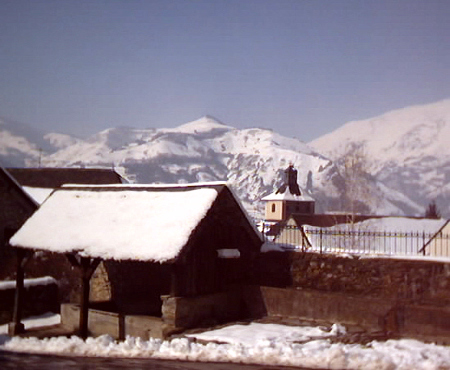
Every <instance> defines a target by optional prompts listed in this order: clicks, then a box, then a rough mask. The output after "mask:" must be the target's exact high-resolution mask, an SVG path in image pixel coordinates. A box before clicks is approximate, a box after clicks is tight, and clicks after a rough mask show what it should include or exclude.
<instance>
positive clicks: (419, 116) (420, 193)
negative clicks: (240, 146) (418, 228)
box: [309, 99, 450, 217]
mask: <svg viewBox="0 0 450 370" xmlns="http://www.w3.org/2000/svg"><path fill="white" fill-rule="evenodd" d="M449 137H450V99H447V100H443V101H440V102H437V103H433V104H426V105H418V106H412V107H407V108H403V109H398V110H394V111H391V112H388V113H385V114H383V115H381V116H378V117H374V118H371V119H367V120H362V121H353V122H349V123H347V124H345V125H343V126H342V127H340V128H338V129H337V130H335V131H333V132H331V133H329V134H327V135H324V136H322V137H320V138H318V139H316V140H314V141H312V142H310V143H309V144H310V145H311V146H312V147H314V148H315V149H316V150H317V151H320V152H321V153H324V154H325V155H328V156H329V157H330V158H332V159H333V160H334V161H335V162H336V163H338V164H339V163H342V162H343V158H345V156H346V154H348V153H349V152H351V151H352V148H355V147H362V148H364V152H365V157H366V160H367V163H368V168H369V170H370V174H371V175H372V176H373V177H375V178H376V179H377V180H378V181H379V182H380V183H382V184H383V185H384V186H387V187H389V188H391V189H394V190H396V191H398V192H401V193H403V194H405V195H406V196H407V197H408V198H410V199H414V201H415V202H417V203H419V204H420V205H421V206H422V207H426V205H427V204H428V203H429V202H430V201H432V200H436V202H437V204H438V207H439V209H440V210H441V212H442V214H443V215H446V216H447V217H449V216H450V185H449V179H450V146H449V145H448V138H449Z"/></svg>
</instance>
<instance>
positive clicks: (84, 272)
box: [66, 253, 101, 339]
mask: <svg viewBox="0 0 450 370" xmlns="http://www.w3.org/2000/svg"><path fill="white" fill-rule="evenodd" d="M66 257H67V259H68V260H69V262H70V264H71V265H72V266H74V267H76V268H77V269H78V270H79V271H80V278H81V302H80V321H79V326H78V329H79V334H80V337H82V338H83V339H86V338H87V336H88V334H89V329H88V323H89V293H90V280H91V277H92V274H93V273H94V271H95V269H96V268H97V266H98V265H99V263H100V261H101V260H100V258H89V257H82V256H80V255H79V254H75V253H67V254H66Z"/></svg>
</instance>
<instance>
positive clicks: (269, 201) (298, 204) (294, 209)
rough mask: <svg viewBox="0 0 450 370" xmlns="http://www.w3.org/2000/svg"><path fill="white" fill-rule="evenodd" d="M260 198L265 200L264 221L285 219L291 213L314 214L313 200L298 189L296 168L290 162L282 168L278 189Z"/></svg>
mask: <svg viewBox="0 0 450 370" xmlns="http://www.w3.org/2000/svg"><path fill="white" fill-rule="evenodd" d="M262 200H263V201H265V202H266V212H265V219H266V221H285V220H287V219H288V218H289V216H291V215H292V214H303V215H305V214H314V208H315V201H314V199H313V198H311V197H310V196H309V195H307V194H305V193H304V192H302V191H301V190H300V187H299V186H298V183H297V170H296V169H295V168H294V165H292V164H290V165H289V167H288V168H286V169H285V170H284V179H283V183H282V185H281V186H280V187H279V188H278V190H277V191H275V192H274V193H272V194H269V195H268V196H266V197H264V198H262Z"/></svg>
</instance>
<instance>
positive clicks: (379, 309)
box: [244, 252, 450, 343]
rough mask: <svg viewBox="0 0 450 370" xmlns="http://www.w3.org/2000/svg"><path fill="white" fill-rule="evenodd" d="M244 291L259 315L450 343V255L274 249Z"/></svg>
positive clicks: (266, 256) (254, 313)
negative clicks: (398, 256)
mask: <svg viewBox="0 0 450 370" xmlns="http://www.w3.org/2000/svg"><path fill="white" fill-rule="evenodd" d="M244 296H245V297H246V302H247V305H248V307H249V310H250V311H251V313H252V315H253V316H263V315H269V316H287V317H295V318H300V319H307V320H317V321H328V322H340V323H343V324H346V325H355V326H358V327H361V328H363V329H366V330H372V331H383V332H385V333H392V334H394V335H398V336H404V337H413V338H418V339H426V340H433V341H434V340H439V341H441V342H443V343H450V309H449V308H448V307H450V263H446V262H443V261H432V260H413V259H409V260H408V259H393V258H389V259H387V258H353V257H344V256H336V255H327V254H316V253H295V252H292V253H289V252H285V253H284V252H269V253H265V254H262V255H261V256H260V258H259V260H258V263H257V269H256V279H255V286H254V287H252V288H248V289H247V291H246V294H245V295H244Z"/></svg>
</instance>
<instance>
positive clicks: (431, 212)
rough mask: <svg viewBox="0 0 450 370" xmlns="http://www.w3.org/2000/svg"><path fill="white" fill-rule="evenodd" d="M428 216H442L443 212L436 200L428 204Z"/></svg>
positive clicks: (426, 214)
mask: <svg viewBox="0 0 450 370" xmlns="http://www.w3.org/2000/svg"><path fill="white" fill-rule="evenodd" d="M425 217H426V218H441V212H440V211H439V209H438V208H437V205H436V202H435V201H434V200H433V201H432V202H430V204H428V207H427V210H426V211H425Z"/></svg>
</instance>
